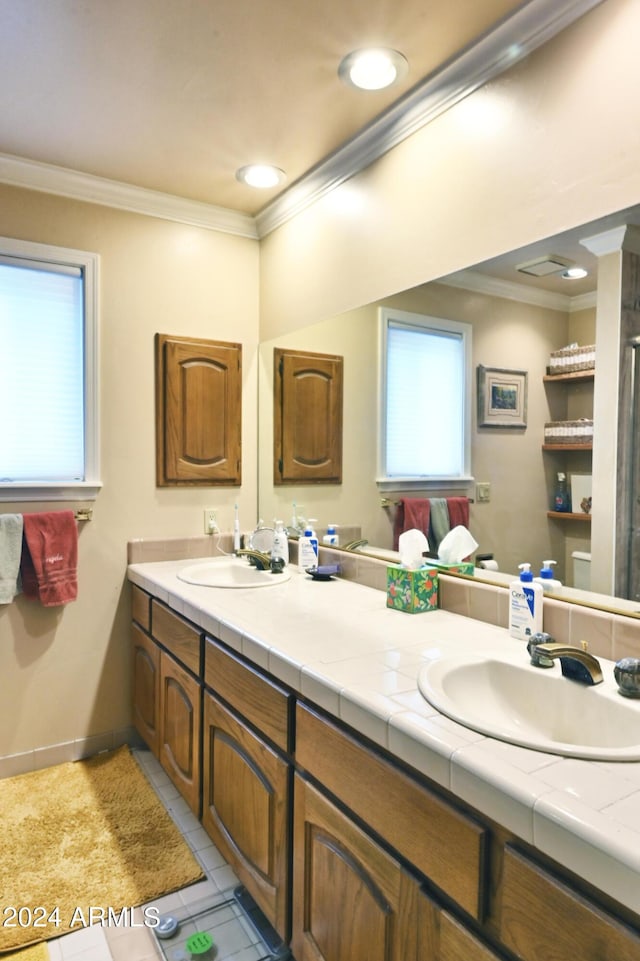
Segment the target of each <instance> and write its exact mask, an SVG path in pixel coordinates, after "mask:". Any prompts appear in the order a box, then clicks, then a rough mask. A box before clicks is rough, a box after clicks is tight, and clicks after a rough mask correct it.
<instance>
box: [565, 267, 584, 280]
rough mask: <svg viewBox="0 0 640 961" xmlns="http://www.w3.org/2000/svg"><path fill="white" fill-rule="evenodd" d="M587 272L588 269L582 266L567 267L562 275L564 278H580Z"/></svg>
mask: <svg viewBox="0 0 640 961" xmlns="http://www.w3.org/2000/svg"><path fill="white" fill-rule="evenodd" d="M588 273H589V271H588V270H585V269H584V267H569V269H568V270H565V271H564V273H563V274H562V276H563V278H564V279H565V280H580V278H581V277H586V276H587V274H588Z"/></svg>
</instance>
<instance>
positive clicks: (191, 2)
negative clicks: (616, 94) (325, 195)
mask: <svg viewBox="0 0 640 961" xmlns="http://www.w3.org/2000/svg"><path fill="white" fill-rule="evenodd" d="M593 5H594V4H593V2H591V3H588V2H585V0H582V2H576V0H573V2H569V0H556V8H555V9H559V8H561V7H562V8H570V7H571V8H580V12H579V13H576V14H574V16H578V15H580V13H582V12H584V10H585V9H587V8H588V7H589V6H593ZM551 6H553V5H551ZM543 7H544V8H545V9H546V10H548V9H549V7H550V4H549V0H528V2H524V3H523V2H522V0H482V2H478V0H0V89H1V90H2V100H3V104H4V105H3V110H2V118H1V123H0V153H1V154H4V155H11V156H12V157H19V158H26V159H28V160H30V161H36V162H39V163H43V164H48V165H54V166H57V167H62V168H68V169H71V170H74V171H80V172H82V173H84V174H90V175H93V176H97V177H100V178H107V179H108V180H111V181H117V182H121V183H124V184H127V185H132V186H135V187H142V188H147V189H150V190H153V191H160V192H163V193H166V194H170V195H174V196H176V197H179V198H184V199H187V200H191V201H199V202H202V203H206V204H212V205H217V206H220V207H223V208H228V209H230V210H234V211H240V212H242V213H244V214H248V215H255V214H257V213H258V212H259V211H260V210H261V209H262V208H264V207H265V206H266V205H267V204H268V203H270V202H271V201H273V200H274V198H275V197H276V194H277V191H278V189H280V190H282V189H285V190H286V189H287V188H288V187H289V186H290V185H291V184H293V183H294V182H296V181H298V180H299V179H300V178H303V177H304V176H306V175H307V174H308V173H309V171H311V170H313V169H314V168H315V167H317V165H318V164H319V163H320V162H321V161H323V160H324V159H325V158H327V157H330V156H331V155H333V154H335V153H336V151H338V150H339V149H340V148H342V147H343V146H344V145H345V144H347V143H348V142H350V141H352V140H353V138H354V137H355V136H356V135H357V134H358V133H359V132H361V131H362V130H363V129H366V128H367V127H369V126H370V125H371V124H372V122H373V121H374V120H375V119H376V118H377V117H379V116H380V115H381V114H384V112H385V111H388V109H389V108H391V105H392V104H393V102H394V101H397V99H398V98H400V97H405V95H409V93H410V92H411V91H412V89H413V88H415V87H416V85H420V84H422V83H423V82H424V81H425V78H429V77H431V76H432V75H434V74H435V73H437V72H438V70H439V69H440V68H441V67H442V66H443V65H444V64H446V63H447V62H450V61H452V59H454V58H455V57H456V56H457V55H458V54H459V53H460V52H461V51H463V50H464V49H465V48H467V47H469V46H470V45H471V44H472V43H473V42H474V40H475V39H476V38H478V37H480V36H483V35H486V34H489V33H491V32H492V31H493V30H494V28H495V27H496V26H497V25H499V23H500V22H501V21H503V20H504V19H505V18H508V17H509V16H510V15H511V14H513V13H514V12H515V11H517V10H520V11H522V10H523V9H524V8H527V10H529V9H533V8H536V9H541V8H543ZM547 15H548V16H551V14H547ZM565 22H567V21H565ZM562 25H564V23H563V24H561V25H560V26H558V27H557V29H561V26H562ZM368 45H383V46H389V47H393V48H396V49H398V50H400V51H402V52H403V53H404V55H405V56H406V57H407V59H408V61H409V72H408V75H407V77H406V78H405V79H404V81H403V82H402V84H401V85H398V86H397V87H394V88H391V90H389V91H386V92H385V91H378V92H372V91H356V90H352V89H349V88H347V87H346V86H345V85H344V84H343V83H342V82H341V81H340V79H339V78H338V73H337V70H338V64H339V62H340V60H341V59H342V57H343V56H345V54H347V53H348V52H349V51H351V50H353V49H356V48H359V47H363V46H368ZM252 162H267V163H273V164H275V165H277V166H278V167H281V168H283V169H284V170H285V171H286V173H287V177H288V180H287V182H286V184H285V185H284V188H274V189H272V190H270V191H256V190H255V189H252V188H250V187H247V186H245V185H243V184H240V183H239V182H238V181H236V179H235V171H236V169H237V168H238V167H240V166H242V165H244V164H247V163H252Z"/></svg>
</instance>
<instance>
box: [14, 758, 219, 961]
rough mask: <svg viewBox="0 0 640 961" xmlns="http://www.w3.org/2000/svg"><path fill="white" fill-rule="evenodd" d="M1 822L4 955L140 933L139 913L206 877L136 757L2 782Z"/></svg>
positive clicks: (147, 918)
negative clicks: (105, 934)
mask: <svg viewBox="0 0 640 961" xmlns="http://www.w3.org/2000/svg"><path fill="white" fill-rule="evenodd" d="M0 812H1V814H0V817H1V823H2V853H1V856H0V892H1V901H2V903H1V904H0V954H3V953H5V952H8V951H11V950H15V949H16V948H19V947H21V946H23V945H27V944H29V943H33V942H36V941H44V940H46V939H48V938H55V937H58V936H60V935H62V934H66V933H68V932H69V931H79V930H80V929H81V928H85V927H88V926H89V925H91V924H102V925H104V926H111V925H113V926H118V927H126V926H128V925H129V924H134V923H135V924H138V925H139V924H140V923H141V922H140V919H139V917H138V916H136V919H135V921H134V920H133V918H132V915H133V910H132V909H133V907H134V906H137V905H141V904H147V902H152V901H153V899H154V898H158V897H160V896H161V895H163V894H168V893H169V892H171V891H176V890H178V889H179V888H182V887H185V886H186V885H188V884H192V883H193V882H194V881H197V880H199V879H200V878H202V877H203V873H202V870H201V869H200V866H199V865H198V863H197V861H196V860H195V858H194V857H193V855H192V853H191V851H190V850H189V847H188V846H187V845H186V844H185V842H184V840H183V838H182V836H181V834H180V832H179V830H178V829H177V828H176V826H175V824H174V823H173V821H172V820H171V818H170V817H169V815H168V814H167V812H166V810H165V809H164V807H163V805H162V803H161V802H160V800H159V799H158V797H157V795H156V793H155V791H154V790H153V788H152V787H151V786H150V784H149V782H148V781H147V778H146V777H145V775H144V774H143V773H142V771H141V770H140V768H139V766H138V764H137V762H136V760H135V759H134V758H133V757H132V755H131V752H130V751H129V748H128V747H123V748H119V749H118V750H117V751H113V752H110V753H108V754H99V755H96V756H95V757H93V758H89V759H88V760H85V761H77V762H69V763H66V764H59V765H56V766H55V767H51V768H46V769H45V770H43V771H34V772H32V773H30V774H22V775H19V776H18V777H12V778H6V779H4V780H0ZM156 916H157V912H154V911H152V910H150V909H149V910H146V911H145V912H143V923H146V924H148V925H149V926H152V925H153V923H154V921H155V917H156ZM25 961H31V959H30V958H29V957H28V956H27V958H26V959H25Z"/></svg>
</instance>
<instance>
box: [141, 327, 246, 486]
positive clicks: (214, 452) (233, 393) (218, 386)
mask: <svg viewBox="0 0 640 961" xmlns="http://www.w3.org/2000/svg"><path fill="white" fill-rule="evenodd" d="M241 419H242V346H241V345H240V344H231V343H223V342H220V341H215V340H191V339H189V338H186V337H170V336H168V335H167V334H156V483H157V484H158V486H159V487H167V486H175V485H180V484H182V485H198V484H204V485H212V484H226V485H229V486H236V487H237V486H239V485H240V483H241Z"/></svg>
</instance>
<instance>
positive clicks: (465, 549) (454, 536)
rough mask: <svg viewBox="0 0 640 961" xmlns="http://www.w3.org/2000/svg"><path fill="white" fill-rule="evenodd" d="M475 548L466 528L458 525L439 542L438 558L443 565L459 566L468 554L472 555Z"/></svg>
mask: <svg viewBox="0 0 640 961" xmlns="http://www.w3.org/2000/svg"><path fill="white" fill-rule="evenodd" d="M477 546H478V544H477V542H476V541H474V539H473V537H472V536H471V534H470V533H469V531H468V530H467V528H466V527H463V526H462V524H458V526H457V527H454V528H453V529H452V530H450V531H449V533H448V534H445V536H444V537H443V538H442V540H441V541H440V547H439V548H438V558H439V560H441V561H443V562H444V563H445V564H459V563H460V561H462V560H464V558H465V557H468V556H469V554H473V552H474V551H475V549H476V547H477Z"/></svg>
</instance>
